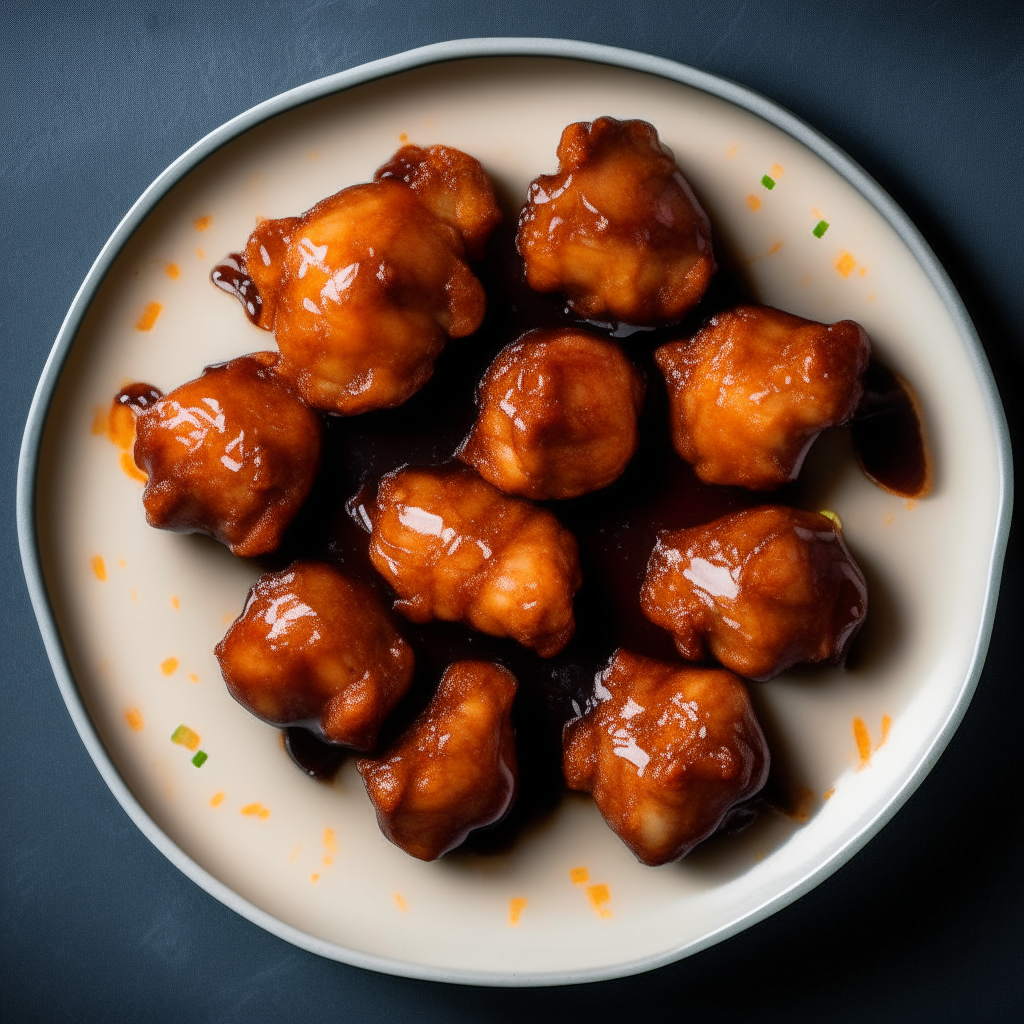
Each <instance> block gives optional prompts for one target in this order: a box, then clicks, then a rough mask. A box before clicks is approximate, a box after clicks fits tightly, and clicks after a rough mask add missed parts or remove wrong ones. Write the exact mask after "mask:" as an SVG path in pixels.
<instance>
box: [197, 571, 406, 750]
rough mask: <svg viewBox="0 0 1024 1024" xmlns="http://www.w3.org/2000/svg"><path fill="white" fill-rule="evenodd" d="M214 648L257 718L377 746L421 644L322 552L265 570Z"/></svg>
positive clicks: (232, 689) (233, 689)
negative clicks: (409, 639)
mask: <svg viewBox="0 0 1024 1024" xmlns="http://www.w3.org/2000/svg"><path fill="white" fill-rule="evenodd" d="M214 653H215V654H216V655H217V660H218V661H219V662H220V670H221V673H222V675H223V676H224V682H225V683H226V684H227V687H228V692H229V693H230V694H231V696H232V697H234V698H235V700H237V701H238V703H239V704H241V705H242V706H243V707H244V708H246V709H247V710H248V711H251V712H252V713H253V714H254V715H256V717H257V718H262V719H263V721H264V722H269V723H270V724H271V725H276V726H281V727H283V726H286V725H305V726H306V727H307V728H311V729H313V730H314V731H315V732H316V733H318V734H320V735H321V736H322V737H323V738H324V739H325V740H328V741H329V742H331V743H340V744H343V745H344V746H347V747H352V748H354V749H355V750H371V749H372V748H373V746H374V745H375V744H376V742H377V733H378V732H379V731H380V727H381V725H382V724H383V722H384V719H385V718H387V716H388V715H389V714H390V713H391V710H392V709H393V708H394V706H395V705H396V704H397V703H398V701H399V700H400V699H401V697H402V696H403V694H404V693H405V692H406V690H408V688H409V684H410V683H411V682H412V675H413V653H412V648H410V647H409V645H408V644H407V643H406V642H405V641H404V640H403V639H402V637H401V636H400V635H399V633H398V631H397V630H396V629H395V627H394V625H393V623H392V622H391V618H390V616H389V615H388V613H387V612H386V611H385V610H384V608H382V607H381V605H380V602H379V601H378V600H377V598H376V597H375V596H374V595H373V593H371V592H370V591H369V590H367V589H366V588H365V587H363V586H360V585H359V584H357V583H354V582H353V581H352V580H350V579H348V578H347V577H346V576H344V575H343V574H342V573H341V572H339V571H338V570H337V569H335V568H333V567H332V566H330V565H326V564H325V563H323V562H309V561H300V562H294V563H292V565H290V566H289V567H288V568H287V569H285V570H283V571H281V572H268V573H264V574H263V575H262V576H261V577H260V578H259V579H258V580H257V581H256V583H255V584H254V586H253V588H252V590H250V591H249V596H248V598H247V599H246V602H245V608H244V609H243V611H242V614H241V615H240V616H239V617H238V618H237V619H236V620H235V621H234V623H232V625H231V627H230V628H229V629H228V631H227V633H226V634H225V635H224V639H223V640H221V642H220V643H219V644H217V646H216V648H215V649H214Z"/></svg>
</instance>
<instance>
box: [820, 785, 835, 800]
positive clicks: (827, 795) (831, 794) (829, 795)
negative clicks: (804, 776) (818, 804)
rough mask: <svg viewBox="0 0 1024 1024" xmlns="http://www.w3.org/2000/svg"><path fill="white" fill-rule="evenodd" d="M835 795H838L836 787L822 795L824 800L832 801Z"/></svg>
mask: <svg viewBox="0 0 1024 1024" xmlns="http://www.w3.org/2000/svg"><path fill="white" fill-rule="evenodd" d="M835 793H836V787H835V786H833V787H832V788H831V789H826V790H825V792H824V793H822V794H821V799H822V800H831V799H832V797H834V796H835Z"/></svg>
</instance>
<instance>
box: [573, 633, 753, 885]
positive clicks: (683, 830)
mask: <svg viewBox="0 0 1024 1024" xmlns="http://www.w3.org/2000/svg"><path fill="white" fill-rule="evenodd" d="M769 764H770V755H769V753H768V745H767V743H765V739H764V734H763V733H762V732H761V726H760V725H759V724H758V721H757V717H756V716H755V714H754V710H753V708H752V707H751V705H750V697H749V695H748V693H747V689H746V687H745V686H744V684H743V682H742V681H741V680H740V679H738V678H737V677H736V676H734V675H733V674H732V673H731V672H726V671H723V670H722V669H707V668H693V667H690V666H685V667H684V666H679V665H667V664H665V663H664V662H661V661H654V660H653V659H651V658H644V657H641V656H640V655H638V654H633V653H631V652H630V651H627V650H623V649H619V650H618V651H616V652H615V653H614V654H613V655H612V657H611V660H610V661H609V663H608V665H607V666H606V667H605V669H604V670H603V671H602V672H600V673H599V674H598V676H597V678H596V679H595V681H594V696H593V697H592V698H591V700H590V701H589V702H588V706H587V710H586V712H585V713H584V714H583V715H582V716H581V717H579V718H575V719H573V720H572V721H570V722H568V723H566V726H565V730H564V732H563V735H562V766H563V770H564V773H565V780H566V782H567V783H568V785H569V788H570V789H575V790H582V791H583V792H585V793H591V794H592V795H593V797H594V802H595V803H596V804H597V807H598V810H599V811H600V812H601V815H602V816H603V817H604V820H605V821H606V822H607V823H608V825H609V826H610V827H611V829H612V831H613V832H614V833H615V834H616V835H617V836H618V837H619V838H620V839H621V840H622V841H623V842H624V843H625V844H626V845H627V846H628V847H629V848H630V850H632V851H633V853H634V854H635V855H636V857H637V859H638V860H639V861H641V863H643V864H648V865H651V866H654V865H657V864H667V863H668V862H669V861H675V860H679V859H680V858H681V857H685V856H686V855H687V854H688V853H689V852H690V851H691V850H692V849H693V848H694V847H695V846H696V845H697V844H698V843H700V842H702V841H703V840H705V839H707V838H708V837H709V836H711V835H712V834H713V833H714V832H715V831H716V830H717V829H718V828H719V826H720V825H721V824H722V822H723V821H724V820H725V818H726V816H727V815H728V813H729V811H730V810H731V809H732V808H733V807H734V806H735V805H736V804H738V803H741V802H742V801H744V800H747V799H749V798H750V797H752V796H754V794H755V793H757V792H758V791H759V790H760V789H761V787H762V786H763V785H764V784H765V782H766V781H767V779H768V767H769Z"/></svg>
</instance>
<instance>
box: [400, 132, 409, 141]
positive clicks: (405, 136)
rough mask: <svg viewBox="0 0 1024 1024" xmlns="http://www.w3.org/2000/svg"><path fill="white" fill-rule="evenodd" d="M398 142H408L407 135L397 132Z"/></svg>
mask: <svg viewBox="0 0 1024 1024" xmlns="http://www.w3.org/2000/svg"><path fill="white" fill-rule="evenodd" d="M398 141H399V142H401V143H406V142H408V141H409V136H408V134H407V133H406V132H399V133H398Z"/></svg>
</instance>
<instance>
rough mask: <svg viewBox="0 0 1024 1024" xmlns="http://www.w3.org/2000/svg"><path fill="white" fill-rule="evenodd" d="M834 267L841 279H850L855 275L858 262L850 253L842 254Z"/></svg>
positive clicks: (837, 258)
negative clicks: (854, 271)
mask: <svg viewBox="0 0 1024 1024" xmlns="http://www.w3.org/2000/svg"><path fill="white" fill-rule="evenodd" d="M832 265H833V266H834V267H835V268H836V272H837V273H838V274H839V276H840V277H849V276H850V274H852V273H853V268H854V267H855V266H857V261H856V260H855V259H854V258H853V257H852V256H851V255H850V254H849V253H848V252H841V253H840V254H839V255H838V256H837V257H836V261H835V263H833V264H832Z"/></svg>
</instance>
